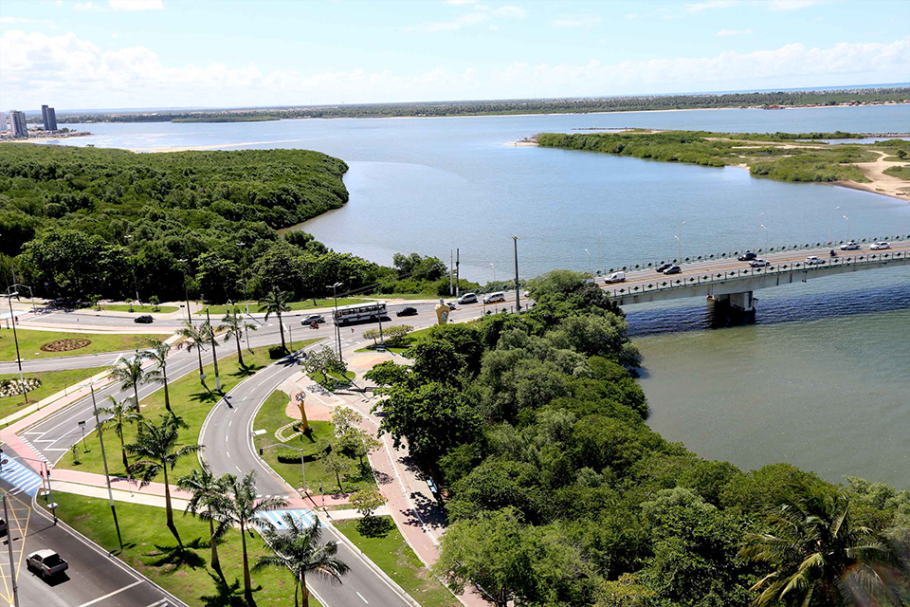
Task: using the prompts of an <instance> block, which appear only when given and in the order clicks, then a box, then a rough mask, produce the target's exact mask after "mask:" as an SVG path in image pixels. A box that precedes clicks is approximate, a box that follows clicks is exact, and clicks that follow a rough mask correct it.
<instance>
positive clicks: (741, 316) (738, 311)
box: [708, 291, 758, 328]
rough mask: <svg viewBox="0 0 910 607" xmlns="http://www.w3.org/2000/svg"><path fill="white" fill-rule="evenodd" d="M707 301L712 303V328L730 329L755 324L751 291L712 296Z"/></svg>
mask: <svg viewBox="0 0 910 607" xmlns="http://www.w3.org/2000/svg"><path fill="white" fill-rule="evenodd" d="M708 300H709V301H712V302H714V306H713V310H712V319H711V325H712V326H713V327H716V328H719V327H730V326H735V325H743V324H748V323H751V322H755V302H757V301H758V300H757V299H755V297H753V294H752V291H745V292H743V293H729V294H724V295H712V296H710V297H708Z"/></svg>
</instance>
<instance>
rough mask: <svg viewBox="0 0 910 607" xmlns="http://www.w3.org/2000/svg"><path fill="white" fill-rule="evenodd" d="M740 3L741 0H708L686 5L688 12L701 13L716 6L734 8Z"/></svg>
mask: <svg viewBox="0 0 910 607" xmlns="http://www.w3.org/2000/svg"><path fill="white" fill-rule="evenodd" d="M738 4H739V0H706V1H705V2H696V3H694V4H687V5H686V12H687V13H700V12H702V11H706V10H711V9H715V8H732V7H734V6H737V5H738Z"/></svg>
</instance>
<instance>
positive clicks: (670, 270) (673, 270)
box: [664, 266, 682, 276]
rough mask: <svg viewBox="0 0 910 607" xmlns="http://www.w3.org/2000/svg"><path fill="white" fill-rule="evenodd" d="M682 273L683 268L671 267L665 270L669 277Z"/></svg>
mask: <svg viewBox="0 0 910 607" xmlns="http://www.w3.org/2000/svg"><path fill="white" fill-rule="evenodd" d="M680 272H682V268H680V267H679V266H670V267H669V268H667V269H666V270H664V274H666V275H667V276H669V275H670V274H679V273H680Z"/></svg>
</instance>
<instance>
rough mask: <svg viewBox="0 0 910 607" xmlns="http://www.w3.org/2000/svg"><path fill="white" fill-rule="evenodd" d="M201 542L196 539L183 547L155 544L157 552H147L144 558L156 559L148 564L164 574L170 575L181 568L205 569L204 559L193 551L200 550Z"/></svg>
mask: <svg viewBox="0 0 910 607" xmlns="http://www.w3.org/2000/svg"><path fill="white" fill-rule="evenodd" d="M202 547H203V546H202V540H201V539H199V538H196V539H195V540H193V541H192V542H189V543H188V544H184V545H183V546H179V545H174V546H161V545H159V544H155V550H157V552H149V553H146V554H145V555H144V556H150V557H157V558H156V559H155V560H153V561H151V562H150V563H149V565H150V566H152V567H161V568H162V571H163V572H164V573H166V574H171V573H174V572H175V571H177V570H178V569H180V568H181V567H189V568H191V569H198V568H199V567H205V559H203V558H202V557H201V556H199V555H198V554H197V553H196V552H195V551H196V550H200V549H202Z"/></svg>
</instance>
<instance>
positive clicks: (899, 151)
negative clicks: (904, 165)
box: [897, 150, 907, 160]
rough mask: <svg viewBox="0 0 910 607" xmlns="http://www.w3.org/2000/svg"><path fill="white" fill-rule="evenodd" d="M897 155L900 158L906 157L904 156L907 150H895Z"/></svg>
mask: <svg viewBox="0 0 910 607" xmlns="http://www.w3.org/2000/svg"><path fill="white" fill-rule="evenodd" d="M897 157H898V158H900V159H901V160H903V159H904V158H906V157H907V150H898V151H897Z"/></svg>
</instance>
